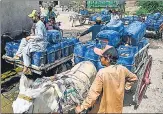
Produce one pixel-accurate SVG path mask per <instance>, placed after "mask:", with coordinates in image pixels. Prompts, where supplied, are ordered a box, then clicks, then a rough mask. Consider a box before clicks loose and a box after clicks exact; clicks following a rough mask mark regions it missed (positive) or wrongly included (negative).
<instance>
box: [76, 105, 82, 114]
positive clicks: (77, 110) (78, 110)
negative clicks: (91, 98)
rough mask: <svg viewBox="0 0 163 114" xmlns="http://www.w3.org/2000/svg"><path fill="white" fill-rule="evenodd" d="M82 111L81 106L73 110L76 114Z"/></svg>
mask: <svg viewBox="0 0 163 114" xmlns="http://www.w3.org/2000/svg"><path fill="white" fill-rule="evenodd" d="M82 111H83V110H82V109H81V106H77V107H76V108H75V112H76V113H80V112H82Z"/></svg>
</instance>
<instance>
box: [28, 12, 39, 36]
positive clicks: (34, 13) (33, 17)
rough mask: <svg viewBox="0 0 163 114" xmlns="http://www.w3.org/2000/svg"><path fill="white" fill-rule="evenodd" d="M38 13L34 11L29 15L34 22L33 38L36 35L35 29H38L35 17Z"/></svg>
mask: <svg viewBox="0 0 163 114" xmlns="http://www.w3.org/2000/svg"><path fill="white" fill-rule="evenodd" d="M36 13H37V11H36V10H33V11H32V13H31V14H29V15H28V17H30V18H31V19H32V21H33V25H32V28H31V36H33V35H34V34H35V28H36V20H35V15H36Z"/></svg>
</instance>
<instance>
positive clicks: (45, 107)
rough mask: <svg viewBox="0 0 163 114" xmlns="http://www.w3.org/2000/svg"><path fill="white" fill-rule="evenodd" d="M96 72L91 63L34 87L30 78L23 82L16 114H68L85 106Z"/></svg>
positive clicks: (44, 78) (79, 65)
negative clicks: (79, 106)
mask: <svg viewBox="0 0 163 114" xmlns="http://www.w3.org/2000/svg"><path fill="white" fill-rule="evenodd" d="M96 73H97V71H96V68H95V66H94V65H93V63H91V62H89V61H84V62H81V63H79V64H77V65H75V66H74V67H73V68H72V69H71V70H68V71H66V72H63V73H61V74H56V75H55V80H54V81H52V80H51V78H50V77H43V78H38V79H36V80H35V81H34V82H33V83H32V84H31V83H29V80H28V79H27V78H26V76H24V75H22V77H21V80H20V87H19V89H20V92H19V95H18V97H17V99H16V100H15V101H14V102H13V105H12V107H13V111H14V113H24V112H28V113H50V112H58V113H65V112H68V110H70V109H72V108H74V107H75V105H77V104H80V103H82V101H83V100H84V99H85V97H86V95H87V94H88V91H89V88H90V86H91V84H92V82H93V80H94V79H95V76H96Z"/></svg>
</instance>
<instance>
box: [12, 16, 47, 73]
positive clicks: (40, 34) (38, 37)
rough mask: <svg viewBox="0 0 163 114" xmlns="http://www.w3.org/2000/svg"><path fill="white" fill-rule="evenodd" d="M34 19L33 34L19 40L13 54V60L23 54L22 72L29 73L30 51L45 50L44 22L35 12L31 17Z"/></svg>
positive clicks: (45, 34)
mask: <svg viewBox="0 0 163 114" xmlns="http://www.w3.org/2000/svg"><path fill="white" fill-rule="evenodd" d="M33 19H34V21H36V22H37V23H36V27H35V34H34V35H33V36H28V37H26V38H23V39H22V40H21V43H20V46H19V49H18V51H17V53H16V55H15V56H14V58H13V59H14V60H19V59H20V57H22V56H23V62H24V69H23V73H25V74H31V71H30V69H29V66H30V65H31V58H30V54H31V52H36V51H37V52H43V51H45V50H46V46H47V44H48V42H47V39H46V38H47V33H46V28H45V25H44V23H43V22H42V21H41V20H40V15H39V14H38V13H35V15H34V17H33Z"/></svg>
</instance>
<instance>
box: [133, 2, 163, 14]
mask: <svg viewBox="0 0 163 114" xmlns="http://www.w3.org/2000/svg"><path fill="white" fill-rule="evenodd" d="M137 4H138V6H140V9H139V10H138V11H137V12H136V13H137V15H141V14H147V13H154V12H158V11H159V12H163V1H138V2H137Z"/></svg>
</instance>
